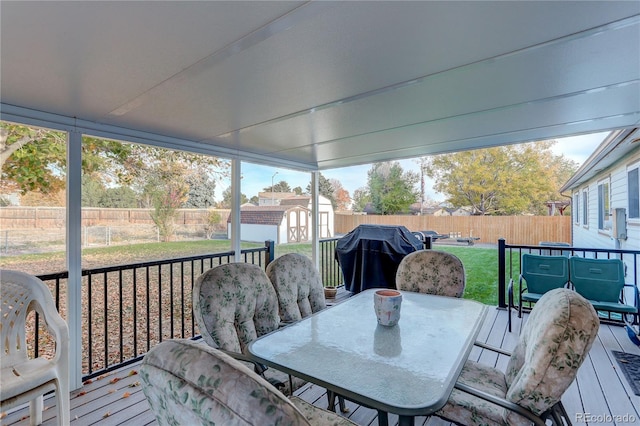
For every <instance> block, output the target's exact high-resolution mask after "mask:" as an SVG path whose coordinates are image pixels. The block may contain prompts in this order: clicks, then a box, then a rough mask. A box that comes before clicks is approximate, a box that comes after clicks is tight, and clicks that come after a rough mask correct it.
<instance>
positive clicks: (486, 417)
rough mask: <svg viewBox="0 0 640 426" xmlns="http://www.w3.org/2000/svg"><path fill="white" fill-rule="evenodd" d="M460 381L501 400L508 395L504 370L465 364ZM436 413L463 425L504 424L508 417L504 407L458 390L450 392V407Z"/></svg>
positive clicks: (470, 362)
mask: <svg viewBox="0 0 640 426" xmlns="http://www.w3.org/2000/svg"><path fill="white" fill-rule="evenodd" d="M458 382H460V383H463V384H466V385H469V386H471V387H473V388H474V389H478V390H481V391H483V392H487V393H489V394H491V395H494V396H497V397H500V398H504V397H505V395H506V394H507V382H506V380H505V377H504V373H503V372H502V371H500V370H497V369H495V368H493V367H490V366H488V365H483V364H479V363H476V362H473V361H467V362H466V363H465V365H464V367H463V368H462V372H461V373H460V377H459V378H458ZM436 414H437V415H438V416H440V417H444V418H446V419H449V420H454V421H456V422H458V423H459V424H464V425H503V424H505V422H504V419H505V418H506V410H505V409H504V408H502V407H499V406H497V405H495V404H492V403H489V402H487V401H484V400H483V399H480V398H478V397H475V396H473V395H470V394H468V393H465V392H462V391H459V390H457V389H454V390H453V391H452V392H451V396H450V397H449V401H448V402H447V404H446V405H445V406H444V407H443V408H442V409H441V410H440V411H438V412H437V413H436Z"/></svg>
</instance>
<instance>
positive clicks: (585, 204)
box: [582, 188, 589, 226]
mask: <svg viewBox="0 0 640 426" xmlns="http://www.w3.org/2000/svg"><path fill="white" fill-rule="evenodd" d="M582 224H583V225H584V226H587V225H588V224H589V190H588V189H587V188H585V189H583V190H582Z"/></svg>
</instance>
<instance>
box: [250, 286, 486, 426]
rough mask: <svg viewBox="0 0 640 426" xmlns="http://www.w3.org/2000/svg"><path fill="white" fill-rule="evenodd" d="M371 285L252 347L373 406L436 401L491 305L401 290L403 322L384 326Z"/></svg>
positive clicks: (415, 408)
mask: <svg viewBox="0 0 640 426" xmlns="http://www.w3.org/2000/svg"><path fill="white" fill-rule="evenodd" d="M374 292H375V290H367V291H364V292H362V293H359V294H357V295H355V296H353V297H351V298H349V299H347V300H346V301H345V302H342V303H340V304H337V305H335V306H333V307H331V308H327V309H325V310H323V311H320V312H318V313H316V314H314V315H312V316H310V317H308V318H305V319H303V320H302V321H300V322H297V323H295V324H293V325H290V326H288V327H285V328H282V329H280V330H277V331H275V332H272V333H270V334H268V335H266V336H263V337H261V338H260V339H258V340H256V341H254V342H253V343H252V344H251V345H250V346H249V351H250V353H251V354H252V355H253V356H254V357H256V358H258V359H260V360H261V361H263V362H265V363H267V364H268V365H272V366H275V367H277V368H281V369H283V370H284V371H287V372H289V373H292V374H294V375H298V376H300V377H302V378H304V379H306V380H309V381H312V382H314V383H316V384H320V385H323V386H325V385H326V386H325V387H327V388H329V389H332V390H334V391H337V392H339V393H340V392H342V394H343V395H344V396H346V397H351V398H353V399H355V400H356V401H358V402H361V403H364V404H369V405H370V406H372V407H374V408H379V409H384V410H385V411H391V412H395V413H398V414H404V415H413V414H415V415H424V414H429V413H431V412H433V411H435V410H437V409H439V408H440V407H442V406H443V405H444V404H445V402H446V401H447V399H448V397H449V394H450V392H451V389H452V388H453V385H454V383H455V380H456V379H457V377H458V375H459V373H460V370H461V369H462V365H463V364H464V361H465V360H466V359H467V357H468V355H469V352H470V350H471V347H472V346H473V342H474V341H475V339H476V336H477V334H478V331H479V329H480V326H481V323H482V320H483V319H484V316H485V314H486V311H487V307H486V306H485V305H483V304H481V303H478V302H475V301H471V300H464V299H457V298H450V297H441V296H433V295H426V294H421V293H413V292H405V291H403V292H402V298H403V300H402V307H401V315H400V321H399V323H398V325H396V326H394V327H384V326H380V325H378V324H377V321H376V316H375V312H374V310H373V294H374ZM296 373H299V374H296Z"/></svg>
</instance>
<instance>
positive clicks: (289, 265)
mask: <svg viewBox="0 0 640 426" xmlns="http://www.w3.org/2000/svg"><path fill="white" fill-rule="evenodd" d="M267 276H268V277H269V280H271V283H272V284H273V287H274V288H275V290H276V294H277V295H278V306H279V309H280V320H281V321H283V322H285V323H290V322H295V321H300V320H301V319H302V318H306V317H308V316H309V315H311V314H313V313H315V312H318V311H320V310H322V309H324V308H326V307H327V305H326V303H325V301H324V287H323V285H322V280H321V278H320V274H319V273H318V270H317V269H316V267H315V265H314V264H313V262H312V261H311V259H309V258H308V257H307V256H304V255H301V254H299V253H288V254H285V255H282V256H280V257H278V258H276V259H275V260H274V261H273V262H271V263H269V265H268V266H267Z"/></svg>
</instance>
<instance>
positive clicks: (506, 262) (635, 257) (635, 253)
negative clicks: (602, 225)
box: [498, 239, 640, 322]
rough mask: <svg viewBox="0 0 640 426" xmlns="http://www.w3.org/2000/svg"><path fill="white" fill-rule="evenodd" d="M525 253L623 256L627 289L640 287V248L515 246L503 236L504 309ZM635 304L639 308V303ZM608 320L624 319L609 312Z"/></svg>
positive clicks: (500, 248)
mask: <svg viewBox="0 0 640 426" xmlns="http://www.w3.org/2000/svg"><path fill="white" fill-rule="evenodd" d="M525 253H533V254H542V255H560V256H567V257H568V256H579V257H589V258H596V259H611V258H617V259H621V260H622V261H623V263H624V265H625V273H626V276H625V288H631V289H633V288H634V287H635V289H638V288H640V286H639V281H640V269H638V268H639V267H640V250H616V249H601V248H582V247H571V246H568V245H554V244H541V245H538V246H530V245H512V244H507V243H506V241H505V240H504V239H500V240H498V306H499V307H501V308H506V307H507V304H508V301H507V287H508V284H509V281H510V280H511V279H513V280H514V282H517V280H518V278H519V276H520V272H521V269H520V259H521V258H522V255H523V254H525ZM635 289H634V290H631V291H629V292H628V294H637V293H636V290H635ZM627 302H628V303H629V304H631V305H634V304H637V303H638V302H637V301H636V300H629V301H627ZM635 306H636V307H638V306H637V305H635ZM607 319H608V320H610V321H613V322H617V321H622V318H618V317H611V315H610V314H609V315H608V317H607Z"/></svg>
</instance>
